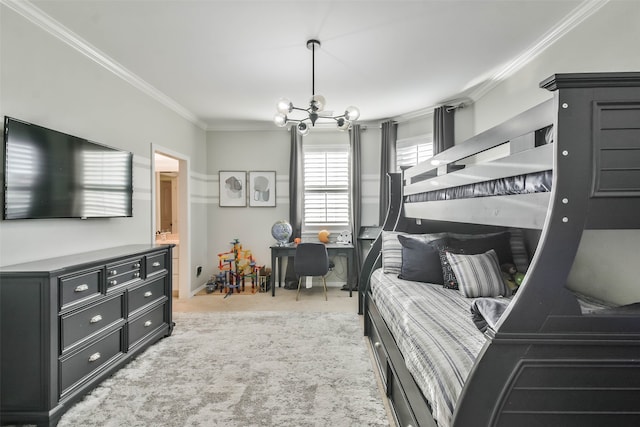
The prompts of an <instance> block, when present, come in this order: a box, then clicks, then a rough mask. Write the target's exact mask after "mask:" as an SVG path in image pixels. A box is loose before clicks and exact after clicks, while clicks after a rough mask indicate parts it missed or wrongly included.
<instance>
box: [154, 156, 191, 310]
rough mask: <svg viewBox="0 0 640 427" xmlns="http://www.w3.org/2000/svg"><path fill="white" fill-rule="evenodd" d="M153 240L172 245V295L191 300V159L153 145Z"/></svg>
mask: <svg viewBox="0 0 640 427" xmlns="http://www.w3.org/2000/svg"><path fill="white" fill-rule="evenodd" d="M152 159H153V161H152V168H151V171H152V180H151V181H152V191H151V193H152V221H151V222H152V240H153V242H154V243H172V244H174V245H176V246H175V247H174V248H173V260H172V274H173V277H172V279H173V288H172V294H173V296H174V297H178V298H189V297H191V294H190V289H191V275H190V274H189V270H190V268H189V266H190V265H191V260H190V254H189V247H190V245H189V230H190V224H189V218H190V215H189V179H188V177H189V159H188V158H186V157H183V156H181V155H180V154H178V153H175V152H172V151H171V150H168V149H165V148H161V147H157V146H152Z"/></svg>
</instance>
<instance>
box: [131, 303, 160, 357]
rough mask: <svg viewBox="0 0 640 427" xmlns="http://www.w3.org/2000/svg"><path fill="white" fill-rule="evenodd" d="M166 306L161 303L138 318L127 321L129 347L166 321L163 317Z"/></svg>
mask: <svg viewBox="0 0 640 427" xmlns="http://www.w3.org/2000/svg"><path fill="white" fill-rule="evenodd" d="M166 308H167V306H166V304H162V305H160V306H158V307H156V308H154V309H152V310H150V311H148V312H146V313H144V314H143V315H142V316H140V317H139V318H137V319H135V320H133V321H129V347H133V346H134V345H135V344H136V343H138V342H140V341H141V340H142V339H143V338H144V337H145V336H146V335H148V334H150V333H151V332H153V331H155V330H157V329H158V328H159V327H160V326H162V325H166V324H167V323H168V322H167V319H166V318H165V311H166Z"/></svg>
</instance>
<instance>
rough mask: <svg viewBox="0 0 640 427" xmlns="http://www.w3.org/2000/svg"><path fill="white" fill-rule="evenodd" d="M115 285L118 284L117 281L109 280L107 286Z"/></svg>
mask: <svg viewBox="0 0 640 427" xmlns="http://www.w3.org/2000/svg"><path fill="white" fill-rule="evenodd" d="M117 284H118V281H117V280H109V285H110V286H115V285H117Z"/></svg>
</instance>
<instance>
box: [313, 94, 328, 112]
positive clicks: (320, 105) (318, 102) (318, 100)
mask: <svg viewBox="0 0 640 427" xmlns="http://www.w3.org/2000/svg"><path fill="white" fill-rule="evenodd" d="M310 103H311V106H312V109H313V107H314V106H315V110H316V111H322V110H324V106H325V104H326V103H327V101H326V100H325V99H324V96H322V95H313V96H312V97H311V101H310Z"/></svg>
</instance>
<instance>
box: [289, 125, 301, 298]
mask: <svg viewBox="0 0 640 427" xmlns="http://www.w3.org/2000/svg"><path fill="white" fill-rule="evenodd" d="M290 134H291V150H290V155H289V223H290V224H291V227H292V228H293V233H292V234H291V239H290V240H291V241H293V239H295V238H296V237H301V236H302V197H301V191H302V185H303V184H302V173H303V170H302V136H300V135H298V132H297V131H296V127H295V126H291V130H290ZM284 281H285V287H287V288H289V287H291V288H292V289H294V288H297V287H298V280H297V278H296V273H295V272H294V271H293V257H289V258H288V259H287V272H286V274H285V277H284Z"/></svg>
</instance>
